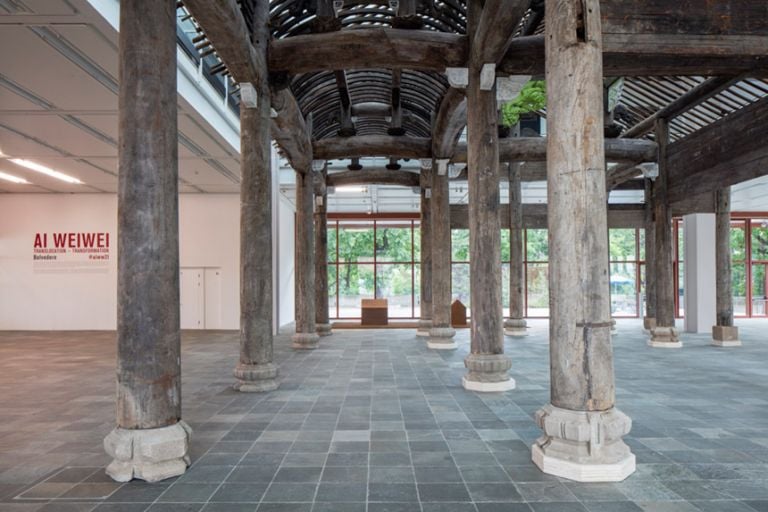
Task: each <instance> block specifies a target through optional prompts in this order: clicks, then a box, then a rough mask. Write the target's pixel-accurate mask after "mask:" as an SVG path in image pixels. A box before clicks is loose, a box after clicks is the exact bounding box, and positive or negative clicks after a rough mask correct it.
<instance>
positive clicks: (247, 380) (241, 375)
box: [233, 363, 280, 393]
mask: <svg viewBox="0 0 768 512" xmlns="http://www.w3.org/2000/svg"><path fill="white" fill-rule="evenodd" d="M277 373H278V369H277V365H276V364H273V363H265V364H242V363H240V364H238V365H237V367H236V368H235V371H234V375H235V378H236V379H237V382H235V385H234V386H233V387H234V388H235V389H236V390H237V391H242V392H244V393H261V392H265V391H274V390H275V389H277V388H278V387H279V386H280V382H278V380H277Z"/></svg>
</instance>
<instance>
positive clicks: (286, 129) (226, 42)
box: [184, 0, 312, 173]
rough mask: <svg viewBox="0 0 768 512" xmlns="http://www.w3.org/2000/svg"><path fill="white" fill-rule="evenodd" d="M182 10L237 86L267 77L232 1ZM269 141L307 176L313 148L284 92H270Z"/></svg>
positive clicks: (189, 4) (197, 0)
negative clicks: (275, 114) (191, 18)
mask: <svg viewBox="0 0 768 512" xmlns="http://www.w3.org/2000/svg"><path fill="white" fill-rule="evenodd" d="M184 6H185V7H186V8H187V9H188V10H189V12H190V14H192V16H193V17H194V18H195V21H197V23H198V24H199V25H200V27H201V28H202V29H203V31H204V32H205V35H206V37H208V40H209V41H210V42H211V44H212V45H213V47H214V48H215V49H216V53H218V55H219V57H220V58H221V60H222V61H223V62H224V64H225V65H226V66H227V70H228V71H229V73H230V74H231V75H232V78H233V79H234V80H235V81H236V82H239V83H246V82H248V83H256V82H257V81H258V79H259V77H260V76H261V77H262V78H263V77H264V75H265V74H266V73H267V63H266V62H265V61H264V59H263V58H262V57H261V56H260V55H259V54H258V53H257V52H256V50H255V49H254V47H253V46H252V45H251V43H250V40H251V38H250V35H249V34H248V29H247V27H246V26H245V20H244V19H243V16H242V14H241V13H240V8H239V7H238V5H237V3H236V2H235V0H185V2H184ZM271 97H272V108H273V109H275V111H276V112H277V118H274V119H272V138H273V139H275V141H277V143H278V145H280V147H281V148H282V150H283V152H284V153H285V155H286V157H287V158H288V161H289V162H290V164H291V166H292V167H293V168H294V169H295V170H297V171H299V172H302V173H303V172H306V170H308V169H310V167H311V162H312V145H311V142H310V134H309V131H308V130H307V126H306V123H305V121H304V117H303V116H302V114H301V110H300V109H299V106H298V104H297V103H296V99H295V98H294V97H293V95H292V94H291V92H290V91H289V90H287V89H282V90H280V91H272V94H271Z"/></svg>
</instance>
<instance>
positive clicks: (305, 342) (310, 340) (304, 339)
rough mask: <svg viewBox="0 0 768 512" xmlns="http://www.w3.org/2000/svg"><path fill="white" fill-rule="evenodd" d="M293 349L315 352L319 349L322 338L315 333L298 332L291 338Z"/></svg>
mask: <svg viewBox="0 0 768 512" xmlns="http://www.w3.org/2000/svg"><path fill="white" fill-rule="evenodd" d="M291 341H292V342H293V344H292V345H291V347H293V348H294V349H296V350H314V349H316V348H317V346H318V344H319V341H320V336H319V335H318V334H317V333H313V332H297V333H296V334H294V335H293V337H292V338H291Z"/></svg>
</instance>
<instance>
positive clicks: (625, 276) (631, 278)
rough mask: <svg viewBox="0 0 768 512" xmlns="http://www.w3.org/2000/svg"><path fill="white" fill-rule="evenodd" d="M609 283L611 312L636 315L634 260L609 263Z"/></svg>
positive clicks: (618, 314) (635, 269) (621, 314)
mask: <svg viewBox="0 0 768 512" xmlns="http://www.w3.org/2000/svg"><path fill="white" fill-rule="evenodd" d="M631 231H632V232H633V233H634V230H631ZM610 283H611V314H612V315H616V316H635V315H637V265H636V264H635V263H634V262H632V263H628V262H618V263H611V278H610Z"/></svg>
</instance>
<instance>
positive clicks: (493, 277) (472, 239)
mask: <svg viewBox="0 0 768 512" xmlns="http://www.w3.org/2000/svg"><path fill="white" fill-rule="evenodd" d="M468 9H469V10H468V13H467V23H468V27H469V29H468V31H467V35H468V36H469V40H470V41H473V40H474V35H475V30H476V28H477V24H478V21H479V18H480V16H481V14H482V9H481V7H480V2H470V3H469V4H468ZM483 64H484V63H482V62H475V61H472V62H470V63H469V83H468V85H467V169H468V180H467V186H468V188H469V276H470V296H471V299H472V303H471V308H472V322H471V326H470V331H471V347H470V353H469V355H467V357H466V358H465V359H464V366H466V367H467V370H468V371H467V373H466V375H464V378H463V379H462V385H463V386H464V388H465V389H469V390H472V391H506V390H508V389H513V388H514V387H515V381H514V380H513V379H511V378H510V377H509V373H508V372H509V369H510V368H511V367H512V361H511V360H510V359H509V357H507V356H505V355H504V310H503V308H502V305H501V223H500V221H499V209H500V208H499V206H500V205H499V132H498V113H497V111H496V85H495V83H493V84H489V85H490V87H485V88H483V87H482V86H481V70H482V68H483ZM493 82H495V79H494V80H493Z"/></svg>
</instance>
